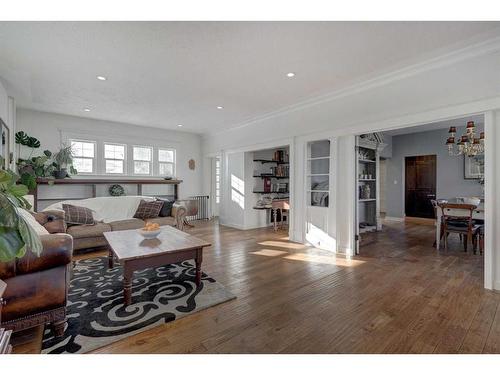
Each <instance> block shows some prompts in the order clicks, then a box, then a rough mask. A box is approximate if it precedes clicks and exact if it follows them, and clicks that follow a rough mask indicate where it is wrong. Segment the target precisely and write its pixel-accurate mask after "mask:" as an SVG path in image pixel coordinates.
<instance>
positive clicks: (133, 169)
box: [131, 145, 154, 176]
mask: <svg viewBox="0 0 500 375" xmlns="http://www.w3.org/2000/svg"><path fill="white" fill-rule="evenodd" d="M134 148H149V150H150V151H151V152H150V155H151V159H150V160H140V159H135V158H134ZM131 152H132V163H131V167H132V170H131V175H133V176H154V170H153V161H154V147H153V146H144V145H132V147H131ZM136 161H139V162H141V161H142V162H147V163H149V173H147V174H146V173H135V162H136Z"/></svg>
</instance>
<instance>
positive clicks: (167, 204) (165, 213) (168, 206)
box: [156, 198, 175, 217]
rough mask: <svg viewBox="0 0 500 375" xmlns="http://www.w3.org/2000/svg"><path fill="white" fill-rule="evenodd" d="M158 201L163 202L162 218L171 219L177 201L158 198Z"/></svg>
mask: <svg viewBox="0 0 500 375" xmlns="http://www.w3.org/2000/svg"><path fill="white" fill-rule="evenodd" d="M156 200H157V201H159V202H163V207H162V208H161V211H160V214H159V216H160V217H169V216H172V206H173V205H174V203H175V201H171V200H170V199H163V198H156Z"/></svg>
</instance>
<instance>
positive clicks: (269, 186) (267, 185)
mask: <svg viewBox="0 0 500 375" xmlns="http://www.w3.org/2000/svg"><path fill="white" fill-rule="evenodd" d="M271 189H272V184H271V179H270V178H269V177H265V178H264V191H265V192H266V193H270V192H271Z"/></svg>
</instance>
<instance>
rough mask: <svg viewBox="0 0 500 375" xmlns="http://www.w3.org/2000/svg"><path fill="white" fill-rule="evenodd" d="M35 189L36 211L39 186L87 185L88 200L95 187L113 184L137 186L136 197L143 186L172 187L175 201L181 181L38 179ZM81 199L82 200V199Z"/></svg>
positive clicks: (93, 196)
mask: <svg viewBox="0 0 500 375" xmlns="http://www.w3.org/2000/svg"><path fill="white" fill-rule="evenodd" d="M36 182H37V187H36V188H35V190H34V191H33V192H32V194H33V196H34V199H33V200H34V210H35V211H36V210H37V209H38V200H39V198H38V187H39V186H40V185H83V186H85V185H87V186H91V187H92V195H91V196H90V197H89V198H95V197H96V186H97V185H113V184H124V185H137V195H142V186H143V185H174V198H175V200H177V199H178V198H179V184H180V183H181V182H182V180H164V179H161V178H157V179H154V178H151V179H145V178H143V179H134V178H116V179H111V178H107V179H106V178H64V179H59V180H58V179H47V178H38V179H37V180H36ZM67 199H70V198H64V197H62V198H61V200H67ZM82 199H83V198H82ZM51 200H57V199H51Z"/></svg>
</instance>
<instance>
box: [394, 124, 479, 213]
mask: <svg viewBox="0 0 500 375" xmlns="http://www.w3.org/2000/svg"><path fill="white" fill-rule="evenodd" d="M458 130H459V131H460V132H462V131H464V130H465V127H461V128H459V129H458ZM481 131H483V125H482V124H478V134H479V132H481ZM460 134H461V133H460ZM447 137H448V129H438V130H432V131H426V132H419V133H412V134H402V135H396V136H394V137H392V157H391V158H389V159H387V180H386V208H387V210H386V212H387V216H390V217H398V218H402V217H403V216H404V215H405V198H404V189H405V186H404V178H405V175H404V163H405V158H406V157H407V156H422V155H436V197H437V198H438V199H446V198H452V197H470V196H472V197H474V196H475V197H480V196H483V191H482V188H481V185H480V184H479V183H478V180H466V179H465V177H464V157H463V156H449V155H448V148H447V147H446V146H445V141H446V138H447Z"/></svg>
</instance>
